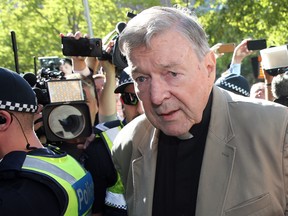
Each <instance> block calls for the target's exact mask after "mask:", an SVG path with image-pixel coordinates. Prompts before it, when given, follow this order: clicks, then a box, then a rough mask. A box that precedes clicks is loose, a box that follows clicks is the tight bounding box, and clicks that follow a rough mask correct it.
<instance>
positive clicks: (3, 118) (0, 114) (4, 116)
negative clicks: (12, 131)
mask: <svg viewBox="0 0 288 216" xmlns="http://www.w3.org/2000/svg"><path fill="white" fill-rule="evenodd" d="M11 121H12V117H11V115H10V114H9V113H8V112H7V111H4V110H1V111H0V130H6V129H7V128H8V126H9V125H10V124H11Z"/></svg>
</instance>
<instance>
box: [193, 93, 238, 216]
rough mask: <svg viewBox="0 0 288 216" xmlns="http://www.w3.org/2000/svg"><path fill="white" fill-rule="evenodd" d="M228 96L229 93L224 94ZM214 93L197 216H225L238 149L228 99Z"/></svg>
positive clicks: (221, 94)
mask: <svg viewBox="0 0 288 216" xmlns="http://www.w3.org/2000/svg"><path fill="white" fill-rule="evenodd" d="M224 94H226V93H224ZM224 94H223V93H221V92H220V90H219V89H218V88H215V87H214V89H213V104H212V113H211V119H210V125H209V131H208V136H207V140H206V146H205V152H204V157H203V162H202V169H201V175H200V181H199V188H198V197H197V206H196V216H206V215H215V216H217V215H222V212H223V206H224V203H225V198H226V193H227V190H228V186H229V182H230V179H231V174H232V170H233V165H234V159H235V154H236V148H235V147H234V146H232V145H229V142H230V140H231V139H232V138H233V137H234V133H233V128H232V125H231V122H230V116H229V110H228V106H227V98H226V97H225V96H224Z"/></svg>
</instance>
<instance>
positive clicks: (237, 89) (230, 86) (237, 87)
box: [220, 80, 250, 97]
mask: <svg viewBox="0 0 288 216" xmlns="http://www.w3.org/2000/svg"><path fill="white" fill-rule="evenodd" d="M220 84H221V85H223V86H226V87H227V88H229V89H233V90H234V91H237V92H239V93H240V94H241V95H245V96H247V97H249V95H250V92H248V91H246V90H245V89H243V88H241V87H239V86H237V85H235V84H233V83H229V82H226V81H225V80H221V81H220Z"/></svg>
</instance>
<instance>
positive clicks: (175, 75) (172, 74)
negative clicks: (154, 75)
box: [170, 71, 178, 77]
mask: <svg viewBox="0 0 288 216" xmlns="http://www.w3.org/2000/svg"><path fill="white" fill-rule="evenodd" d="M170 74H171V76H173V77H177V75H178V73H176V72H172V71H171V72H170Z"/></svg>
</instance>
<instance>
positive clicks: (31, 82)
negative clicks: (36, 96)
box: [23, 73, 37, 87]
mask: <svg viewBox="0 0 288 216" xmlns="http://www.w3.org/2000/svg"><path fill="white" fill-rule="evenodd" d="M23 78H24V79H25V80H26V81H27V82H28V83H29V85H30V86H31V87H34V86H35V85H36V83H37V77H36V76H35V74H33V73H25V74H24V75H23Z"/></svg>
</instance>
